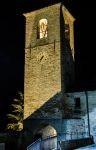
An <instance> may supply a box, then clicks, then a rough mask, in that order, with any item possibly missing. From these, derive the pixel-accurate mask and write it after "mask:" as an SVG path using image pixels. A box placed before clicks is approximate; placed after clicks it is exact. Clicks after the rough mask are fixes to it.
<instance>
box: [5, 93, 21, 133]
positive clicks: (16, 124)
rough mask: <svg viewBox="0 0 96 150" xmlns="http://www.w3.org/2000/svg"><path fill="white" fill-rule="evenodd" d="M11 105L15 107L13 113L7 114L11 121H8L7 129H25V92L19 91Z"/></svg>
mask: <svg viewBox="0 0 96 150" xmlns="http://www.w3.org/2000/svg"><path fill="white" fill-rule="evenodd" d="M11 106H12V108H13V109H12V112H11V114H7V116H8V118H9V119H10V121H11V122H10V123H8V125H7V129H9V130H13V131H21V130H22V129H23V94H22V93H21V92H18V95H17V98H15V99H13V103H12V104H11Z"/></svg>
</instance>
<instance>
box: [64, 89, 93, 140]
mask: <svg viewBox="0 0 96 150" xmlns="http://www.w3.org/2000/svg"><path fill="white" fill-rule="evenodd" d="M66 96H67V100H66V103H67V105H68V107H69V111H70V113H69V114H70V117H71V118H72V117H73V118H81V119H84V122H85V132H86V134H87V135H89V129H88V112H89V125H90V134H91V135H92V136H93V137H94V142H96V117H95V116H96V115H95V114H96V91H87V97H88V99H87V97H86V94H85V91H82V92H73V93H66ZM77 97H78V98H80V108H76V107H75V98H77ZM87 100H88V101H87ZM87 102H88V110H87Z"/></svg>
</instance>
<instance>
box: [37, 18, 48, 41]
mask: <svg viewBox="0 0 96 150" xmlns="http://www.w3.org/2000/svg"><path fill="white" fill-rule="evenodd" d="M47 34H48V33H47V19H41V20H40V21H39V24H38V35H37V37H38V38H40V39H41V38H46V37H47Z"/></svg>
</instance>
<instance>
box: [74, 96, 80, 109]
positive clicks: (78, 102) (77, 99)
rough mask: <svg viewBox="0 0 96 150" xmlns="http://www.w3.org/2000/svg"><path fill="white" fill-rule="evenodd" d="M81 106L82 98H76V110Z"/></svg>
mask: <svg viewBox="0 0 96 150" xmlns="http://www.w3.org/2000/svg"><path fill="white" fill-rule="evenodd" d="M80 106H81V104H80V97H76V98H75V108H80Z"/></svg>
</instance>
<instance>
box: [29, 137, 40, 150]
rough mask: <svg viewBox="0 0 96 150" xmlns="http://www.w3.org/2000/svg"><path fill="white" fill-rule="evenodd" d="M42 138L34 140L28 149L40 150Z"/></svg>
mask: <svg viewBox="0 0 96 150" xmlns="http://www.w3.org/2000/svg"><path fill="white" fill-rule="evenodd" d="M40 147H41V139H38V140H37V141H35V142H33V143H32V144H31V145H29V146H28V147H27V150H40V149H41V148H40Z"/></svg>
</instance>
